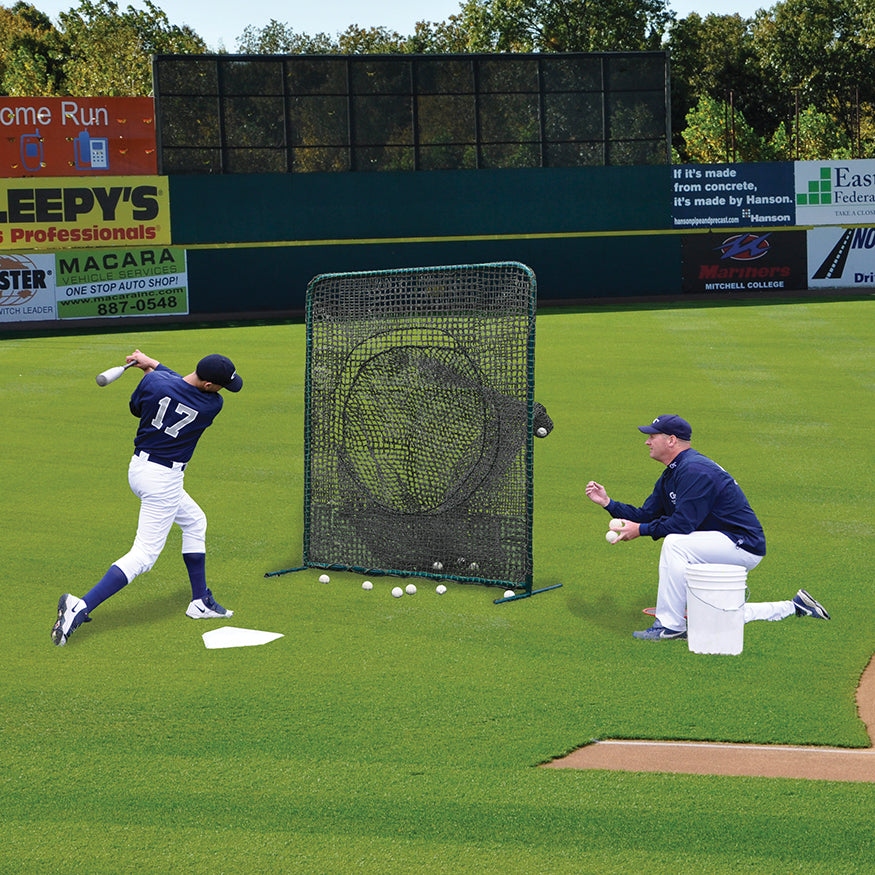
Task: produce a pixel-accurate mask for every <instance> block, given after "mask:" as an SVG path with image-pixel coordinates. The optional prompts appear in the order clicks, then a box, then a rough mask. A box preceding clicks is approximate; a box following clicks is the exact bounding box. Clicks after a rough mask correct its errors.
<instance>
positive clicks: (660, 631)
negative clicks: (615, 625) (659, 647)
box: [632, 620, 687, 641]
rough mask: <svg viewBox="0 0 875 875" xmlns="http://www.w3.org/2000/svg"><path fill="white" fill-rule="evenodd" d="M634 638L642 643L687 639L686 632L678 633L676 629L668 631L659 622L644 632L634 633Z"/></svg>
mask: <svg viewBox="0 0 875 875" xmlns="http://www.w3.org/2000/svg"><path fill="white" fill-rule="evenodd" d="M632 637H633V638H638V639H640V640H641V641H673V640H675V639H678V640H682V639H684V638H686V637H687V632H686V630H684V631H682V632H676V631H675V630H674V629H666V628H665V626H663V625H662V623H660V622H659V620H657V621H656V622H655V623H654V624H653V625H652V626H651V627H650V628H649V629H644V630H643V631H642V632H633V633H632Z"/></svg>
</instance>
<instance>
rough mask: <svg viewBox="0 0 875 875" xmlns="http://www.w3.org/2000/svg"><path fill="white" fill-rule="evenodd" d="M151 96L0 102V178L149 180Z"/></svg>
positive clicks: (153, 162)
mask: <svg viewBox="0 0 875 875" xmlns="http://www.w3.org/2000/svg"><path fill="white" fill-rule="evenodd" d="M157 154H158V153H157V149H156V147H155V103H154V100H153V99H152V98H151V97H0V177H6V178H14V177H22V176H46V177H55V176H79V177H82V176H111V175H115V176H134V175H146V176H150V175H151V176H154V175H155V174H156V173H157V172H158V159H157Z"/></svg>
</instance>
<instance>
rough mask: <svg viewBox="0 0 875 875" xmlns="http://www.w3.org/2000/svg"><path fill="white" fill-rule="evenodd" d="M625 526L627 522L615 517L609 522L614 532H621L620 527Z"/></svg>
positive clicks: (609, 526)
mask: <svg viewBox="0 0 875 875" xmlns="http://www.w3.org/2000/svg"><path fill="white" fill-rule="evenodd" d="M625 526H626V523H624V522H623V520H616V519H614V520H611V521H610V522H609V523H608V528H609V529H610V530H611V531H613V532H619V531H620V529H622V528H625Z"/></svg>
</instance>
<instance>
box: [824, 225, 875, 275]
mask: <svg viewBox="0 0 875 875" xmlns="http://www.w3.org/2000/svg"><path fill="white" fill-rule="evenodd" d="M808 287H809V288H812V289H829V288H833V289H834V288H873V287H875V228H835V227H833V228H812V229H811V230H810V231H809V232H808Z"/></svg>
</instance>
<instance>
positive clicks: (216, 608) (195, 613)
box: [185, 590, 234, 620]
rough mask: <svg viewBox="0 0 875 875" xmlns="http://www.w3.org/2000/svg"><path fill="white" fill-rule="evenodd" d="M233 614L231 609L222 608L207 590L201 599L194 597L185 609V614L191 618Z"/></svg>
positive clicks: (207, 618)
mask: <svg viewBox="0 0 875 875" xmlns="http://www.w3.org/2000/svg"><path fill="white" fill-rule="evenodd" d="M233 614H234V612H233V611H229V610H226V609H225V608H223V607H222V606H221V605H220V604H219V603H218V602H217V601H216V600H215V599H214V598H213V594H212V593H211V592H210V591H209V590H207V594H206V595H205V596H204V597H203V598H202V599H194V600H193V601H192V602H191V603H190V604H189V606H188V608H187V609H186V611H185V616H186V617H191V618H192V620H215V619H216V618H217V617H231V616H233Z"/></svg>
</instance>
